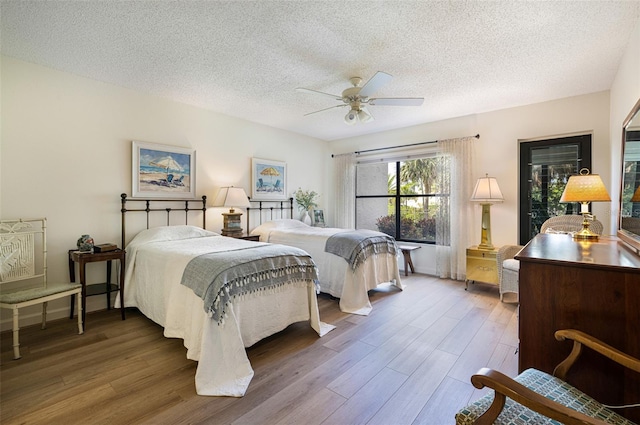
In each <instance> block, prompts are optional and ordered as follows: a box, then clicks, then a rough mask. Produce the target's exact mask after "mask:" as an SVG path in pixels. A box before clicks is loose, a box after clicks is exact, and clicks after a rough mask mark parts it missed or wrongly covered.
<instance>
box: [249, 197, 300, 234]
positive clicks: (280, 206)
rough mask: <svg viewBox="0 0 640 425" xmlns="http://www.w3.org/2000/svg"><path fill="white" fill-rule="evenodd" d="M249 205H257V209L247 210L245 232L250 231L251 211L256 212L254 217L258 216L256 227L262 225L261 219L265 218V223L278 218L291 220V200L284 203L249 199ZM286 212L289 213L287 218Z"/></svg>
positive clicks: (250, 208)
mask: <svg viewBox="0 0 640 425" xmlns="http://www.w3.org/2000/svg"><path fill="white" fill-rule="evenodd" d="M249 203H251V205H257V207H249V208H247V232H250V231H251V223H250V221H251V220H250V217H251V211H254V212H256V211H257V214H254V215H257V216H258V225H260V224H262V219H263V218H264V217H265V216H266V217H267V221H268V220H274V219H278V218H293V198H289V199H287V200H284V201H254V200H252V199H251V198H249ZM287 211H288V212H289V217H287V216H286V212H287ZM274 213H275V214H274Z"/></svg>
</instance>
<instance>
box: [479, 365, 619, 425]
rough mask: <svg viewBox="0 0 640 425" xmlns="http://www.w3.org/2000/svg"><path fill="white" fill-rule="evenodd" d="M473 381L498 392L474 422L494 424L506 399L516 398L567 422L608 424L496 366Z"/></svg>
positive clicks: (481, 372)
mask: <svg viewBox="0 0 640 425" xmlns="http://www.w3.org/2000/svg"><path fill="white" fill-rule="evenodd" d="M471 383H472V384H473V386H474V387H476V388H478V389H482V388H484V387H489V388H492V389H493V390H494V391H495V396H494V399H493V403H492V404H491V406H490V407H489V409H487V411H486V412H485V413H484V414H483V415H482V416H480V417H479V418H478V419H477V420H476V421H475V422H474V424H476V425H490V424H493V423H494V421H495V420H496V418H497V417H498V415H499V414H500V412H501V411H502V408H503V407H504V404H505V401H506V398H505V397H509V398H510V399H512V400H514V401H515V402H517V403H520V404H522V405H523V406H526V407H528V408H529V409H531V410H533V411H535V412H538V413H540V414H541V415H544V416H546V417H548V418H551V419H555V420H557V421H560V422H562V423H563V424H567V425H585V424H588V425H606V424H607V423H606V422H604V421H602V420H600V419H596V418H591V417H589V416H587V415H585V414H583V413H580V412H578V411H576V410H573V409H570V408H568V407H566V406H563V405H561V404H559V403H557V402H555V401H552V400H550V399H548V398H546V397H544V396H541V395H540V394H538V393H536V392H534V391H532V390H530V389H529V388H527V387H525V386H524V385H522V384H520V383H519V382H516V381H515V380H513V379H512V378H509V377H508V376H506V375H504V374H503V373H500V372H498V371H496V370H493V369H488V368H482V369H480V370H479V371H478V373H476V374H475V375H473V376H472V377H471Z"/></svg>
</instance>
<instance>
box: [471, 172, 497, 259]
mask: <svg viewBox="0 0 640 425" xmlns="http://www.w3.org/2000/svg"><path fill="white" fill-rule="evenodd" d="M471 201H472V202H478V203H479V204H480V205H482V229H481V232H480V245H478V249H486V250H492V249H493V244H492V243H491V204H495V203H498V202H503V201H504V198H503V196H502V192H500V187H499V186H498V181H497V180H496V178H495V177H489V175H488V174H485V177H480V178H479V179H478V181H477V182H476V187H475V189H473V195H471Z"/></svg>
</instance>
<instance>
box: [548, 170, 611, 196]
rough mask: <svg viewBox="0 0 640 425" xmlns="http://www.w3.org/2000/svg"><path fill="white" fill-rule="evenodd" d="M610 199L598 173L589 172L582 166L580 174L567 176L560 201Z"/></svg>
mask: <svg viewBox="0 0 640 425" xmlns="http://www.w3.org/2000/svg"><path fill="white" fill-rule="evenodd" d="M608 201H611V198H610V197H609V193H608V192H607V188H606V187H604V183H602V179H601V178H600V176H599V175H598V174H589V170H587V169H586V168H583V169H582V170H580V174H578V175H575V176H571V177H569V181H568V182H567V185H566V186H565V188H564V192H563V193H562V197H561V198H560V202H608Z"/></svg>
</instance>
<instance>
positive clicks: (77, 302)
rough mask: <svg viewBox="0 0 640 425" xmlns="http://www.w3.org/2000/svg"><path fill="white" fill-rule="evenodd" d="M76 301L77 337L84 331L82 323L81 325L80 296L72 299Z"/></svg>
mask: <svg viewBox="0 0 640 425" xmlns="http://www.w3.org/2000/svg"><path fill="white" fill-rule="evenodd" d="M74 298H75V299H76V305H77V306H78V308H77V310H78V335H82V334H83V333H84V329H83V323H82V302H80V298H82V297H81V296H80V294H78V296H77V297H74Z"/></svg>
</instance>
